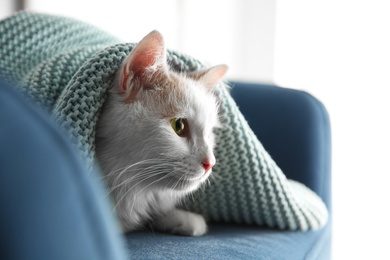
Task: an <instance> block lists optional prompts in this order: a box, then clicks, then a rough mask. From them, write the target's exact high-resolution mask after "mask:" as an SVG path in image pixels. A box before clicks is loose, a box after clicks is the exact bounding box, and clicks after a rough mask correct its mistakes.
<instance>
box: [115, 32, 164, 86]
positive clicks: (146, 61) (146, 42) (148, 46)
mask: <svg viewBox="0 0 390 260" xmlns="http://www.w3.org/2000/svg"><path fill="white" fill-rule="evenodd" d="M165 52H166V50H165V45H164V39H163V36H162V35H161V34H160V33H159V32H158V31H152V32H150V33H149V34H148V35H146V36H145V37H144V38H143V39H142V40H141V41H140V42H139V43H138V44H137V46H136V47H135V48H134V50H133V51H132V52H131V53H130V54H129V56H128V57H127V58H126V60H125V64H124V66H123V70H122V74H123V77H122V88H123V90H124V91H126V90H127V87H128V86H129V82H128V81H129V80H132V79H134V78H138V80H140V82H142V81H143V79H144V78H145V77H147V76H148V75H150V74H153V73H154V72H156V71H157V70H161V69H164V70H165V67H166V53H165Z"/></svg>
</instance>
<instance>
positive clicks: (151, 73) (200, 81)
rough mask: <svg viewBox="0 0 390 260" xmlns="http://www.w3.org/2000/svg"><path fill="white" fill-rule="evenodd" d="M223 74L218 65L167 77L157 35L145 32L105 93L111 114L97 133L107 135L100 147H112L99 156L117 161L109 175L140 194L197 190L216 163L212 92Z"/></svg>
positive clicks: (215, 104)
mask: <svg viewBox="0 0 390 260" xmlns="http://www.w3.org/2000/svg"><path fill="white" fill-rule="evenodd" d="M226 70H227V66H225V65H219V66H216V67H212V68H209V69H203V70H199V71H195V72H192V73H187V74H183V73H176V72H173V71H171V70H170V69H169V65H168V64H167V60H166V49H165V46H164V41H163V38H162V36H161V34H160V33H159V32H157V31H153V32H151V33H149V34H148V35H147V36H146V37H145V38H144V39H143V40H142V41H141V42H140V43H139V44H138V45H137V46H136V47H135V48H134V49H133V51H132V52H131V53H130V54H129V55H128V57H126V58H125V60H124V62H123V64H122V65H121V67H120V69H119V71H118V74H117V77H116V80H115V84H114V86H113V88H112V89H111V90H110V95H111V96H112V97H111V99H112V100H111V101H110V100H108V101H109V102H108V104H107V107H106V110H110V111H111V112H107V113H106V115H105V116H104V117H105V118H104V119H103V120H104V121H105V123H104V125H106V126H104V125H103V127H102V131H103V132H107V131H108V132H107V135H106V141H107V142H106V143H107V144H108V143H109V142H110V141H111V143H112V144H114V146H111V147H110V148H108V151H109V152H108V153H107V152H102V154H103V155H102V156H101V157H107V158H103V160H106V159H109V158H108V157H110V156H111V158H110V160H117V165H116V166H115V165H114V164H113V165H112V166H111V167H109V168H111V169H110V170H109V171H112V170H114V169H115V168H118V169H119V171H120V172H121V173H122V174H123V176H126V178H127V180H128V182H129V185H139V186H140V187H144V188H145V189H147V188H156V187H158V188H162V189H170V190H177V191H183V192H189V191H192V190H195V189H196V188H198V187H199V185H200V184H201V183H202V182H204V181H205V180H206V179H207V178H208V177H209V175H210V174H211V172H212V167H213V166H214V165H215V163H216V159H215V157H214V154H213V147H214V134H213V130H214V129H215V128H216V127H217V126H218V102H217V100H216V97H215V95H214V93H213V92H214V88H215V87H216V85H217V84H218V82H219V81H220V80H221V78H222V77H223V76H224V74H225V73H226ZM109 122H111V124H112V126H115V127H111V128H110V126H108V125H107V124H108V123H109ZM109 129H110V130H109ZM103 135H104V134H103ZM109 139H111V140H109ZM110 153H111V154H110ZM121 169H126V171H123V170H121Z"/></svg>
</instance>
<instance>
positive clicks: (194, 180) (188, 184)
mask: <svg viewBox="0 0 390 260" xmlns="http://www.w3.org/2000/svg"><path fill="white" fill-rule="evenodd" d="M210 173H211V169H210V170H209V171H207V172H203V174H200V175H198V176H195V177H185V176H181V177H177V176H172V180H173V182H172V183H173V185H172V187H171V188H172V189H174V190H180V191H193V190H196V189H197V188H198V187H199V186H200V185H201V184H202V183H203V182H204V181H206V180H207V178H208V177H209V176H210Z"/></svg>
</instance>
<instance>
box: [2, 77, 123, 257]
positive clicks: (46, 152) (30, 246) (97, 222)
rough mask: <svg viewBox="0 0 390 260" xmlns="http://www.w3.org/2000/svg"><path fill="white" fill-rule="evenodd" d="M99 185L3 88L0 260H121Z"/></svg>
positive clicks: (53, 132) (40, 119)
mask: <svg viewBox="0 0 390 260" xmlns="http://www.w3.org/2000/svg"><path fill="white" fill-rule="evenodd" d="M96 177H97V175H94V176H89V175H87V174H86V169H85V167H84V163H83V162H81V160H80V159H79V158H78V156H77V155H76V153H75V151H74V150H73V149H72V148H71V147H70V145H69V144H68V142H67V141H66V140H65V138H63V136H62V134H60V131H58V129H57V128H56V127H55V126H54V124H53V123H52V122H50V120H48V119H47V118H46V116H44V115H42V114H41V113H39V112H37V111H36V110H35V109H34V107H33V106H31V105H30V104H29V102H27V101H26V100H25V99H24V98H22V97H21V96H20V95H19V94H18V93H16V92H15V91H14V89H11V88H10V87H8V86H6V84H5V83H4V82H0V208H1V214H0V259H41V260H42V259H43V260H45V259H48V260H49V259H50V260H52V259H102V260H106V259H125V257H124V254H123V253H124V252H125V251H124V249H123V247H122V246H123V241H121V240H120V238H119V236H118V234H117V233H115V230H117V229H116V228H115V227H114V226H113V220H112V216H109V214H108V213H109V212H110V209H109V207H108V204H107V203H105V204H103V203H102V201H104V199H103V196H102V194H103V193H102V187H100V185H99V184H98V182H97V181H96V180H97V179H96Z"/></svg>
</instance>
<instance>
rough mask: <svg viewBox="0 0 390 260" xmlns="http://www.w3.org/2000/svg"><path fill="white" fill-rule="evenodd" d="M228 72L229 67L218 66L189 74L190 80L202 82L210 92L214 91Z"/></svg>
mask: <svg viewBox="0 0 390 260" xmlns="http://www.w3.org/2000/svg"><path fill="white" fill-rule="evenodd" d="M227 70H228V66H227V65H224V64H223V65H217V66H214V67H211V68H208V69H201V70H198V71H195V72H191V73H189V74H188V76H189V77H190V78H193V79H195V80H199V81H201V82H202V83H203V84H204V85H205V87H206V88H207V89H208V90H212V89H213V88H214V87H215V86H216V85H217V83H218V82H219V81H220V80H221V79H222V78H223V76H225V74H226V72H227Z"/></svg>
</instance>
